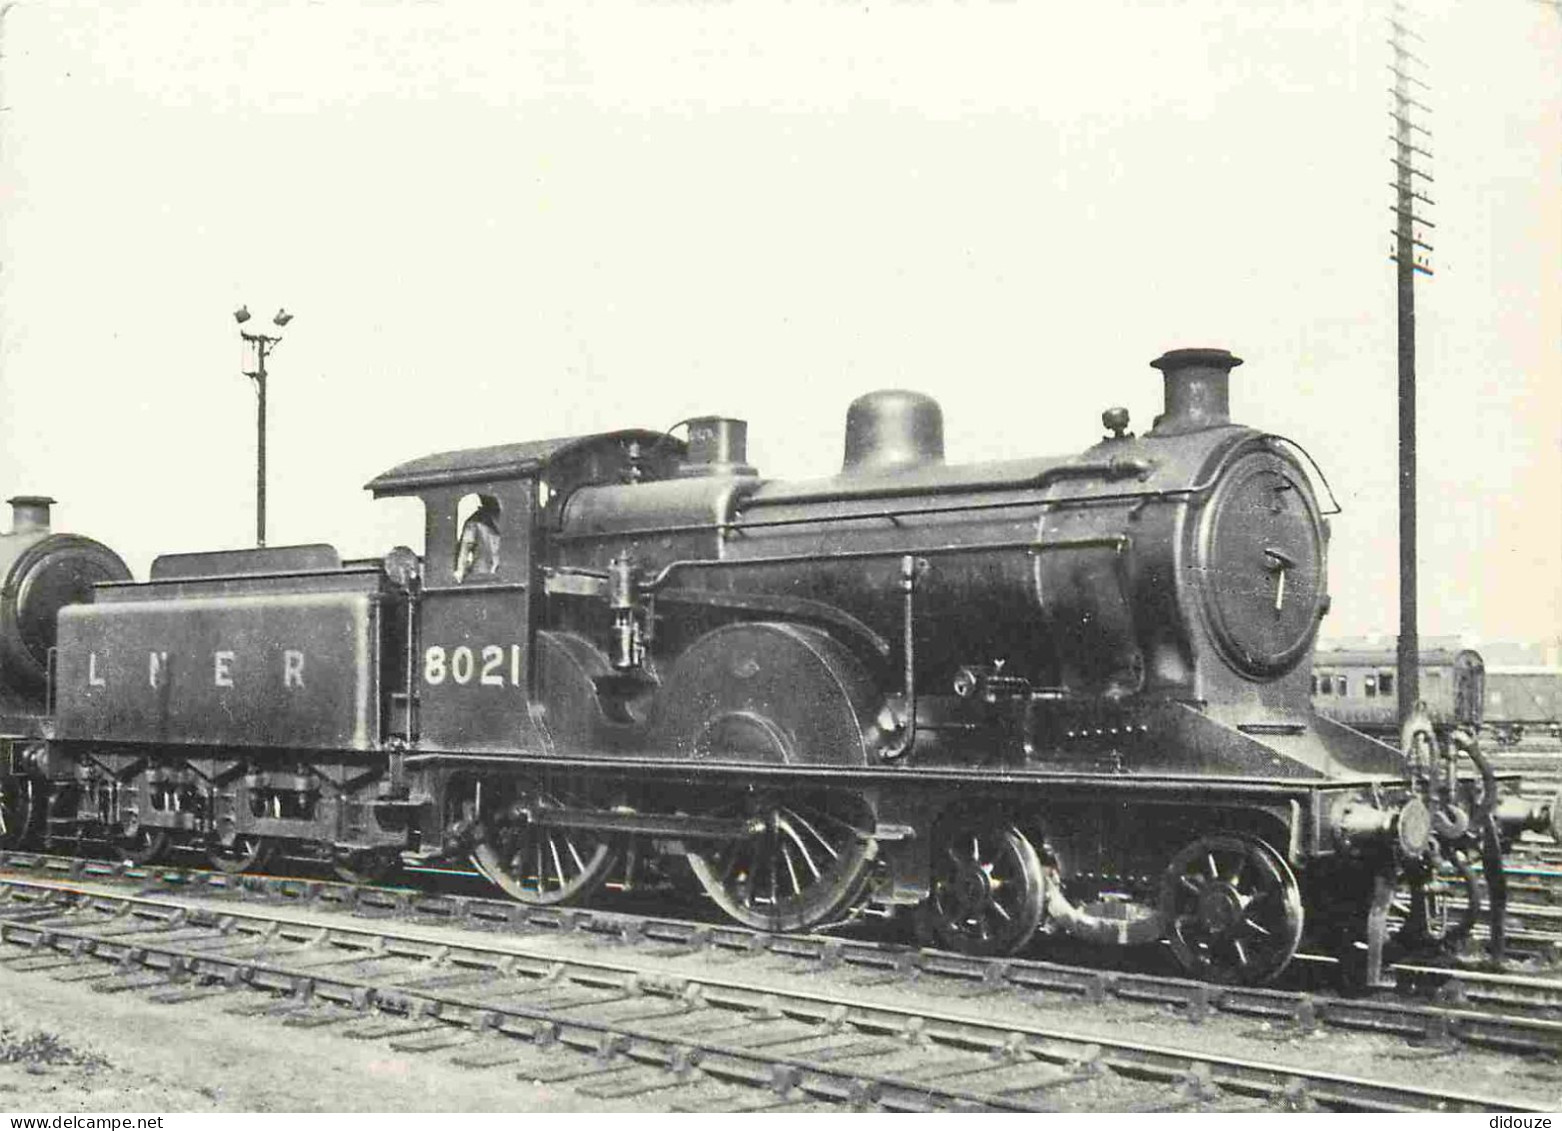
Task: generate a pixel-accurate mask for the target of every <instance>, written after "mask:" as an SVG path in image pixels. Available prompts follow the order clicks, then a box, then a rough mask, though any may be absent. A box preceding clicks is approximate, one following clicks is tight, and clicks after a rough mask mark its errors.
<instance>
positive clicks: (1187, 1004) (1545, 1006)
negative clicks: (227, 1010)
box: [0, 853, 1562, 1058]
mask: <svg viewBox="0 0 1562 1131" xmlns="http://www.w3.org/2000/svg"><path fill="white" fill-rule="evenodd" d="M0 866H3V867H9V868H12V869H18V868H20V869H23V870H26V871H31V872H32V873H33V874H35V875H42V876H44V877H45V878H44V879H43V880H41V881H13V882H12V885H13V886H12V887H10V888H0V892H3V891H5V890H11V891H13V892H21V891H29V892H39V891H44V890H49V889H50V885H55V886H61V887H62V890H72V888H73V887H74V886H77V885H79V884H81V883H82V882H97V883H102V882H104V881H108V882H120V883H129V884H133V885H139V886H141V887H143V888H144V887H145V886H147V885H152V886H154V887H155V888H157V889H158V890H159V893H160V896H161V897H166V896H167V895H168V894H169V893H178V895H179V896H180V897H182V898H185V899H188V897H189V896H192V895H198V896H200V897H201V902H202V903H204V904H205V905H206V906H205V910H206V911H208V912H210V913H212V914H227V913H230V911H231V909H232V908H233V907H234V905H236V904H242V905H246V906H248V907H258V908H259V909H260V910H258V911H246V912H245V914H251V915H255V914H259V915H265V914H277V913H291V912H292V911H293V910H295V909H324V910H327V911H335V912H344V911H345V912H351V913H353V914H355V915H357V916H359V917H368V918H372V919H376V920H388V919H392V918H397V919H402V920H412V921H414V922H421V923H423V924H429V923H433V924H440V925H446V924H448V925H452V926H458V927H460V928H462V929H465V930H472V929H477V930H486V931H495V932H502V933H503V934H505V935H508V936H511V937H514V936H515V935H517V934H519V935H520V936H521V937H527V936H530V937H534V938H535V937H538V936H541V937H550V936H551V937H564V936H572V937H575V938H581V939H588V940H591V941H592V942H594V943H599V944H601V945H612V946H615V947H620V948H623V947H626V946H627V947H630V948H633V947H636V946H638V947H640V948H642V949H647V950H649V951H656V950H658V949H660V950H663V951H666V950H669V949H670V950H672V951H675V952H679V953H684V954H688V955H690V956H695V957H699V958H704V959H708V960H711V961H717V962H730V961H733V960H734V959H737V958H743V957H745V956H746V957H749V958H755V959H764V958H770V959H779V960H782V961H788V962H793V963H796V964H798V967H799V970H801V971H804V972H808V973H813V972H818V973H820V974H830V973H832V972H839V973H841V974H843V975H845V976H847V977H848V978H849V979H851V980H852V981H853V982H854V983H861V984H865V985H882V986H896V985H899V986H903V987H912V986H914V987H915V988H916V992H917V994H918V995H919V997H920V998H922V999H928V998H938V997H942V996H947V995H954V996H955V997H956V998H959V997H960V996H961V995H965V994H968V993H971V992H980V993H983V994H1010V995H1021V996H1023V995H1026V994H1032V995H1035V994H1042V995H1046V996H1047V997H1048V998H1049V999H1050V1000H1053V1001H1063V1002H1077V1003H1081V1004H1083V1005H1086V1006H1089V1005H1094V1004H1101V1003H1108V1002H1116V1003H1135V1004H1139V1005H1148V1006H1152V1007H1155V1008H1157V1009H1159V1010H1160V1011H1162V1012H1164V1013H1166V1014H1168V1015H1169V1016H1176V1017H1180V1018H1182V1019H1185V1020H1187V1021H1190V1022H1194V1023H1201V1022H1203V1021H1204V1020H1206V1019H1209V1018H1212V1017H1221V1018H1231V1019H1248V1020H1256V1021H1258V1022H1260V1023H1262V1024H1265V1025H1270V1026H1274V1027H1276V1028H1277V1029H1278V1030H1279V1031H1282V1032H1285V1033H1289V1034H1307V1033H1314V1032H1321V1031H1326V1030H1333V1031H1341V1032H1348V1033H1351V1032H1353V1033H1370V1034H1378V1035H1385V1036H1394V1037H1399V1038H1402V1039H1404V1040H1406V1041H1409V1042H1412V1043H1415V1044H1417V1045H1419V1046H1422V1047H1444V1048H1453V1047H1469V1048H1474V1049H1488V1050H1498V1051H1501V1052H1503V1053H1517V1054H1521V1055H1527V1056H1541V1057H1546V1058H1554V1057H1555V1056H1556V1055H1557V1054H1558V1052H1559V1050H1562V980H1557V979H1553V978H1545V977H1522V976H1513V975H1505V974H1498V973H1492V972H1487V971H1480V970H1472V969H1464V970H1457V971H1451V970H1449V969H1448V968H1446V967H1428V966H1409V965H1402V966H1399V967H1396V968H1394V969H1393V970H1392V971H1391V973H1392V974H1393V975H1394V977H1395V978H1396V980H1397V982H1398V984H1399V992H1398V995H1397V996H1396V995H1379V996H1377V997H1369V998H1350V997H1341V996H1337V995H1333V994H1320V993H1316V992H1308V991H1305V990H1295V989H1291V990H1288V989H1280V988H1268V987H1265V988H1247V987H1219V986H1212V985H1208V984H1205V983H1200V982H1190V981H1187V980H1185V979H1180V978H1173V977H1165V976H1159V975H1155V974H1147V973H1139V972H1125V971H1104V970H1100V969H1094V968H1084V967H1077V966H1069V965H1064V964H1059V963H1052V962H1039V961H1030V960H1020V959H1008V960H994V959H979V958H971V957H966V956H960V955H954V954H949V953H946V952H938V951H931V950H916V949H911V948H907V947H905V946H900V945H894V944H886V943H882V942H876V941H873V940H871V939H853V938H842V937H836V936H819V935H813V936H790V935H788V936H776V935H767V934H763V933H756V932H753V931H749V930H747V929H745V928H742V927H738V926H726V925H722V926H712V925H710V924H704V923H696V922H689V921H684V920H677V919H666V918H647V917H642V916H634V915H624V914H621V913H617V912H612V911H600V910H584V909H550V908H534V907H525V906H522V905H520V904H516V903H512V902H509V901H499V900H488V899H482V898H472V897H465V896H448V895H431V894H428V893H425V892H420V891H416V890H411V889H384V888H355V887H352V886H350V885H345V884H337V883H330V882H323V881H307V880H306V881H301V880H294V879H287V878H275V877H258V876H245V877H231V876H225V875H222V874H220V873H204V872H188V871H184V870H178V869H151V868H132V867H129V866H126V865H111V864H103V863H95V862H90V861H81V860H75V859H66V858H57V857H46V856H36V855H32V854H20V853H10V854H5V855H3V856H0ZM29 882H31V883H33V886H32V887H28V886H27V884H28V883H29ZM18 884H19V885H20V886H17V885H18ZM12 898H14V896H13V897H12ZM116 898H124V897H122V896H121V897H116ZM9 904H10V899H8V900H7V901H6V903H5V904H0V907H8V906H9ZM1325 961H1326V960H1323V959H1320V958H1317V957H1311V956H1303V958H1302V960H1301V961H1299V963H1298V966H1299V967H1300V968H1302V969H1303V971H1304V974H1303V978H1304V979H1305V978H1306V974H1305V971H1306V969H1307V968H1308V967H1309V966H1311V967H1317V966H1320V965H1322V964H1323V963H1324V962H1325Z"/></svg>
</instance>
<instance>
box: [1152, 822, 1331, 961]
mask: <svg viewBox="0 0 1562 1131" xmlns="http://www.w3.org/2000/svg"><path fill="white" fill-rule="evenodd" d="M1161 917H1162V921H1163V922H1164V923H1165V928H1166V938H1167V941H1169V942H1170V943H1171V948H1172V952H1173V953H1174V954H1175V955H1176V956H1177V960H1178V961H1179V962H1180V963H1181V964H1182V967H1183V969H1185V970H1186V971H1188V973H1189V974H1192V975H1193V976H1194V977H1198V978H1206V979H1208V980H1210V981H1214V982H1227V983H1242V984H1247V985H1252V984H1255V983H1258V982H1264V981H1268V980H1269V979H1270V978H1273V977H1274V976H1275V975H1276V974H1278V973H1280V971H1281V970H1283V969H1285V967H1286V964H1287V963H1289V962H1290V961H1291V958H1292V957H1293V956H1294V955H1295V954H1296V948H1297V945H1298V944H1299V943H1300V942H1301V940H1302V894H1301V888H1300V886H1299V885H1298V884H1297V882H1296V874H1295V873H1294V872H1292V871H1291V866H1290V865H1289V864H1287V863H1286V862H1285V859H1284V857H1282V856H1281V855H1280V854H1279V853H1278V852H1276V851H1275V850H1274V849H1272V848H1270V847H1269V845H1267V844H1265V843H1264V842H1263V841H1262V840H1259V839H1258V838H1257V837H1251V836H1243V835H1238V834H1225V835H1214V836H1206V837H1200V838H1199V839H1198V840H1195V841H1194V842H1193V843H1192V844H1190V845H1188V846H1187V847H1186V848H1184V849H1183V850H1182V851H1181V852H1179V853H1178V854H1177V855H1176V856H1175V857H1174V858H1173V859H1172V862H1171V864H1170V865H1168V866H1167V869H1166V872H1165V874H1164V876H1163V877H1162V880H1161Z"/></svg>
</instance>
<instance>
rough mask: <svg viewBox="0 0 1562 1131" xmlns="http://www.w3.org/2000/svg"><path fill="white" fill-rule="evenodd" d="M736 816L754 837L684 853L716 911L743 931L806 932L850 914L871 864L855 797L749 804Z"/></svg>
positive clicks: (874, 848) (873, 851)
mask: <svg viewBox="0 0 1562 1131" xmlns="http://www.w3.org/2000/svg"><path fill="white" fill-rule="evenodd" d="M741 812H742V814H743V815H744V816H746V817H747V818H748V820H749V823H750V826H751V827H752V828H753V829H754V831H753V832H751V833H750V834H749V835H747V836H744V837H739V838H737V839H734V840H730V841H724V842H721V843H719V844H716V845H714V846H710V847H701V849H700V850H698V851H694V852H690V853H689V855H688V861H689V868H690V870H691V871H693V873H694V876H695V878H696V879H697V880H699V882H700V885H701V886H702V887H703V888H704V889H705V893H706V894H707V895H709V896H710V898H711V900H712V901H713V902H714V903H715V904H716V906H718V907H720V908H721V909H722V910H723V911H725V912H726V913H727V914H728V915H730V916H731V917H732V918H733V919H736V920H737V921H738V922H739V923H742V924H743V925H744V926H746V927H750V928H753V929H754V930H759V931H778V932H779V931H806V930H809V929H810V928H813V927H817V926H820V925H821V924H824V923H827V922H830V921H832V920H835V919H837V918H840V917H843V916H845V915H846V914H848V913H849V912H850V911H852V910H853V909H854V908H855V906H856V903H857V901H858V899H859V898H860V897H861V895H862V893H863V890H864V889H865V888H866V887H867V883H868V880H869V878H870V875H871V873H872V870H873V863H874V861H875V860H876V859H877V858H878V842H877V841H875V840H874V839H873V836H872V833H871V826H870V825H869V824H868V822H867V820H866V814H865V810H864V808H863V806H862V805H861V803H860V802H859V801H858V800H857V799H856V798H855V797H850V796H845V795H809V794H799V795H796V796H789V797H772V798H765V799H756V800H754V801H753V802H751V803H749V804H747V805H745V806H744V807H742V810H741ZM727 815H731V814H727Z"/></svg>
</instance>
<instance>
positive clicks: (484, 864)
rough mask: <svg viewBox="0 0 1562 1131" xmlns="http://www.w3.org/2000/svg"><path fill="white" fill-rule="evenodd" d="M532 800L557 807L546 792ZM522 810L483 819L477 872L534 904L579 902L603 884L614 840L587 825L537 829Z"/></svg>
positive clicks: (615, 858)
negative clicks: (588, 827) (587, 828)
mask: <svg viewBox="0 0 1562 1131" xmlns="http://www.w3.org/2000/svg"><path fill="white" fill-rule="evenodd" d="M532 803H533V804H536V805H553V806H556V807H557V806H558V805H559V802H558V801H557V800H556V799H555V798H553V797H550V796H548V795H546V794H537V795H534V796H533V798H532ZM520 808H521V807H520V806H514V807H512V808H511V810H510V812H509V813H508V814H506V815H503V816H499V817H495V818H492V819H491V820H489V821H488V822H487V823H486V825H485V830H486V831H485V832H484V833H483V835H482V839H481V840H479V841H478V843H477V846H476V847H475V848H474V849H473V850H472V864H473V865H474V866H475V867H476V868H477V870H478V871H479V872H481V873H482V874H483V875H484V876H486V877H487V878H488V879H489V880H490V881H491V882H493V883H494V884H495V885H497V886H498V887H499V888H500V889H501V890H503V891H504V893H505V894H506V895H508V896H509V897H510V898H511V899H514V900H518V901H519V902H521V903H529V904H533V905H536V906H550V905H553V904H560V903H574V902H578V901H580V900H582V899H585V898H586V897H587V896H589V895H590V894H591V893H592V892H594V891H596V890H597V888H599V887H601V886H602V882H603V881H604V880H606V879H607V877H608V874H609V873H610V872H611V871H612V870H613V866H614V865H615V864H616V863H617V862H618V857H619V853H618V847H617V845H616V843H615V842H614V841H613V840H611V839H609V838H607V837H603V836H601V835H600V834H597V833H593V832H590V831H589V830H585V829H558V828H545V827H539V826H537V825H534V824H532V823H531V822H530V821H529V820H527V818H526V816H525V814H524V813H523V812H520V811H519V810H520Z"/></svg>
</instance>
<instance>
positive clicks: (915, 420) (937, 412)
mask: <svg viewBox="0 0 1562 1131" xmlns="http://www.w3.org/2000/svg"><path fill="white" fill-rule="evenodd" d="M943 462H944V412H943V410H942V409H941V408H939V407H938V402H937V401H935V400H934V399H933V398H932V397H930V396H927V395H926V394H924V393H913V392H910V391H908V390H906V389H880V390H879V391H878V392H876V393H864V394H863V395H862V396H860V397H858V398H857V399H856V400H854V401H852V403H851V407H850V408H848V409H847V410H846V460H845V464H844V466H843V467H842V468H841V470H842V471H843V472H860V471H898V470H900V469H901V468H905V467H917V466H920V465H922V464H929V463H943Z"/></svg>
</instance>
